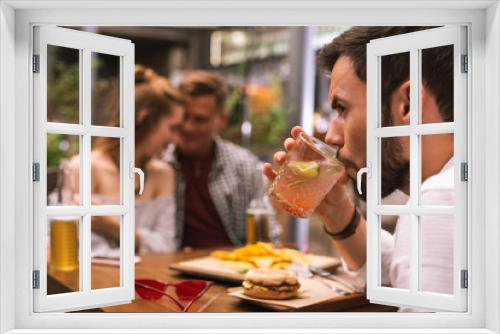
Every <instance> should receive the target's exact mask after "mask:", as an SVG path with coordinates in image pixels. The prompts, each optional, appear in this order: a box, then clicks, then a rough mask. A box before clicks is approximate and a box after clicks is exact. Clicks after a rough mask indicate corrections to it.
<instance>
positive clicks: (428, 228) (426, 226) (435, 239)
mask: <svg viewBox="0 0 500 334" xmlns="http://www.w3.org/2000/svg"><path fill="white" fill-rule="evenodd" d="M420 192H421V194H420V196H421V197H420V203H421V205H429V206H453V205H454V168H453V158H452V159H450V160H449V161H448V162H447V163H446V164H445V165H444V166H443V168H442V169H441V171H440V172H439V173H437V174H436V175H433V176H431V177H429V178H428V179H427V180H425V181H424V182H423V183H422V185H421V187H420ZM410 219H411V218H410V216H409V215H401V216H400V217H399V218H398V220H397V223H396V229H395V231H394V234H393V235H392V234H390V233H389V232H387V231H385V230H382V231H381V251H382V257H381V261H382V277H381V278H382V285H383V286H392V287H394V288H400V289H408V288H409V286H410V247H411V223H410ZM420 226H421V247H422V248H421V266H422V267H421V275H422V276H421V284H422V291H425V292H438V293H445V294H452V293H453V234H454V233H453V232H454V231H453V228H454V217H453V216H421V217H420ZM342 266H343V268H344V270H345V271H346V272H347V273H348V274H350V275H351V276H352V277H353V279H354V280H355V284H356V286H357V287H358V289H359V290H360V291H361V290H364V289H365V286H366V266H363V267H362V268H360V269H359V270H357V271H351V270H349V269H348V268H347V265H346V263H345V262H344V261H343V260H342ZM400 311H406V312H409V311H422V310H415V309H409V308H401V309H400Z"/></svg>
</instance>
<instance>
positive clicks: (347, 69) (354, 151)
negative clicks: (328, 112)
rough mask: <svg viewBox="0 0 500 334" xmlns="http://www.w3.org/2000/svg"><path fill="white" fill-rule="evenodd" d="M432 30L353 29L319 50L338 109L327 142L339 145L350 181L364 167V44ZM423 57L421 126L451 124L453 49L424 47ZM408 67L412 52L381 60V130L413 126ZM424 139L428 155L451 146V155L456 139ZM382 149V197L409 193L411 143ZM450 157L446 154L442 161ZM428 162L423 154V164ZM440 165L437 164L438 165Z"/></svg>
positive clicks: (389, 141)
mask: <svg viewBox="0 0 500 334" xmlns="http://www.w3.org/2000/svg"><path fill="white" fill-rule="evenodd" d="M429 28H430V27H353V28H351V29H349V30H347V31H345V32H344V33H342V34H341V35H339V36H338V37H336V38H335V39H334V40H333V41H332V42H331V43H329V44H327V45H325V46H324V47H323V48H322V49H321V51H320V52H319V54H318V65H319V67H320V68H321V69H322V70H323V71H325V72H326V73H328V75H329V76H330V78H331V82H330V92H329V98H330V102H331V104H332V108H333V109H335V110H336V114H335V117H334V118H333V120H332V122H331V124H330V127H329V129H328V133H327V135H326V138H325V141H326V142H327V143H329V144H335V145H339V146H340V148H341V149H340V151H339V158H340V159H341V160H342V161H343V162H344V163H345V164H346V166H347V172H348V174H349V176H350V177H351V179H353V180H354V179H355V177H356V172H357V171H358V170H359V169H360V168H361V167H364V166H365V165H366V45H367V44H368V43H369V42H370V41H371V40H373V39H378V38H384V37H389V36H393V35H399V34H405V33H410V32H414V31H418V30H424V29H429ZM422 54H423V55H422V82H423V87H422V123H438V122H451V121H453V47H452V46H445V47H438V48H432V49H426V50H424V51H423V53H422ZM409 64H410V58H409V54H408V53H401V54H395V55H389V56H384V57H383V58H382V70H381V76H382V86H381V98H382V116H381V118H382V119H381V121H382V126H396V125H408V124H409V123H410V113H409V110H410V82H409V79H410V78H409V73H410V70H409V68H410V65H409ZM426 137H429V138H423V139H422V152H423V154H426V155H428V154H429V152H430V150H429V149H428V148H429V147H433V148H436V149H440V150H441V149H442V150H444V151H440V152H439V153H446V154H447V153H448V151H449V150H450V148H449V146H450V145H449V144H450V142H451V154H453V135H441V137H440V136H426ZM430 137H432V138H430ZM381 146H382V155H381V163H382V168H381V170H382V196H383V197H384V196H386V195H388V194H390V193H391V192H393V191H394V190H395V189H401V190H407V187H408V178H409V177H408V176H409V153H410V152H409V139H408V138H402V137H401V138H384V139H383V140H382V145H381ZM447 150H448V151H447ZM446 154H442V155H443V157H444V156H445V155H446ZM448 159H449V157H448ZM430 160H432V159H430V158H429V157H427V156H424V155H423V156H422V161H423V164H424V163H428V162H429V161H430ZM436 162H437V160H436V161H435V162H434V164H435V165H436V166H438V165H439V164H437V163H436ZM431 164H432V163H431ZM436 168H437V167H436ZM436 168H434V167H433V168H428V170H425V171H424V170H423V172H422V176H423V179H425V178H426V177H428V176H429V175H424V174H426V173H428V174H429V173H431V174H430V175H433V174H432V173H435V172H434V171H433V169H436ZM436 172H437V171H436ZM363 184H364V185H365V184H366V183H365V182H364V183H363ZM364 193H366V191H365V192H364Z"/></svg>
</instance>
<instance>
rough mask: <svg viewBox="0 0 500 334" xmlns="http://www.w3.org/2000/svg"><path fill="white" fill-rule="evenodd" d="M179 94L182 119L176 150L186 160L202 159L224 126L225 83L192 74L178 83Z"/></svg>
mask: <svg viewBox="0 0 500 334" xmlns="http://www.w3.org/2000/svg"><path fill="white" fill-rule="evenodd" d="M179 90H180V91H181V93H182V94H183V96H184V101H185V118H184V122H183V124H182V127H181V132H180V136H179V142H178V148H179V149H180V151H181V152H182V153H183V154H185V155H187V156H193V157H203V156H206V155H207V154H209V153H210V150H211V148H212V145H213V141H214V138H215V136H216V135H217V134H218V132H219V131H220V130H221V129H222V128H223V127H224V126H225V124H226V122H227V110H226V98H227V94H228V88H227V85H226V82H225V81H224V78H223V77H222V76H221V75H219V74H217V73H214V72H208V71H195V72H191V73H189V74H188V75H186V76H185V77H184V78H183V79H182V81H181V83H180V85H179Z"/></svg>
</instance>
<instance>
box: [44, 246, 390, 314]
mask: <svg viewBox="0 0 500 334" xmlns="http://www.w3.org/2000/svg"><path fill="white" fill-rule="evenodd" d="M209 253H210V250H192V251H183V252H176V253H170V254H150V255H145V256H142V257H141V259H142V261H141V262H140V263H138V264H136V266H135V276H136V278H149V279H159V280H162V281H164V282H169V283H175V282H179V281H182V280H185V279H193V278H194V279H196V277H193V276H185V275H179V274H178V273H177V272H175V271H172V270H170V269H168V267H169V264H171V263H175V262H179V261H183V260H188V259H192V258H197V257H201V256H206V255H208V254H209ZM77 276H78V273H77V271H75V272H74V273H62V272H57V271H54V270H51V269H49V277H48V291H49V294H50V293H61V292H68V291H74V290H75V288H77V287H78V277H77ZM118 285H119V270H118V267H113V266H106V265H95V264H93V265H92V288H93V289H98V288H108V287H113V286H118ZM234 286H236V285H235V284H234V283H228V282H220V281H217V282H215V284H214V285H213V286H212V287H211V288H210V289H209V290H208V291H207V292H206V293H205V294H204V295H203V296H202V297H201V298H200V299H199V300H198V301H196V302H195V303H194V304H193V305H192V307H191V309H190V312H263V311H267V312H268V310H266V309H264V308H262V307H260V306H257V305H254V304H251V303H248V302H244V301H242V300H240V299H238V298H235V297H232V296H229V295H227V293H226V290H227V289H228V288H230V287H234ZM395 310H396V308H394V307H389V306H384V305H376V304H370V303H369V302H368V301H367V300H366V299H365V298H364V295H363V294H357V295H355V296H352V295H349V296H343V297H340V298H339V299H338V300H336V301H335V303H328V304H325V305H316V306H314V307H310V308H308V309H304V310H301V311H305V312H308V311H309V312H310V311H322V312H334V311H347V312H391V311H395ZM91 311H104V312H127V313H129V312H148V313H150V312H151V313H152V312H179V309H178V307H177V306H176V305H175V304H174V303H173V302H172V301H170V300H169V299H168V298H161V299H159V300H144V299H141V297H140V296H138V295H137V294H136V298H135V299H134V300H133V301H132V303H130V304H124V305H117V306H110V307H105V308H102V309H98V310H91ZM87 312H88V311H87Z"/></svg>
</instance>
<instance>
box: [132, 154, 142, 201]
mask: <svg viewBox="0 0 500 334" xmlns="http://www.w3.org/2000/svg"><path fill="white" fill-rule="evenodd" d="M134 174H138V175H139V195H142V193H143V192H144V172H143V171H142V169H140V168H137V167H134V163H133V162H130V178H131V179H133V178H134Z"/></svg>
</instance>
